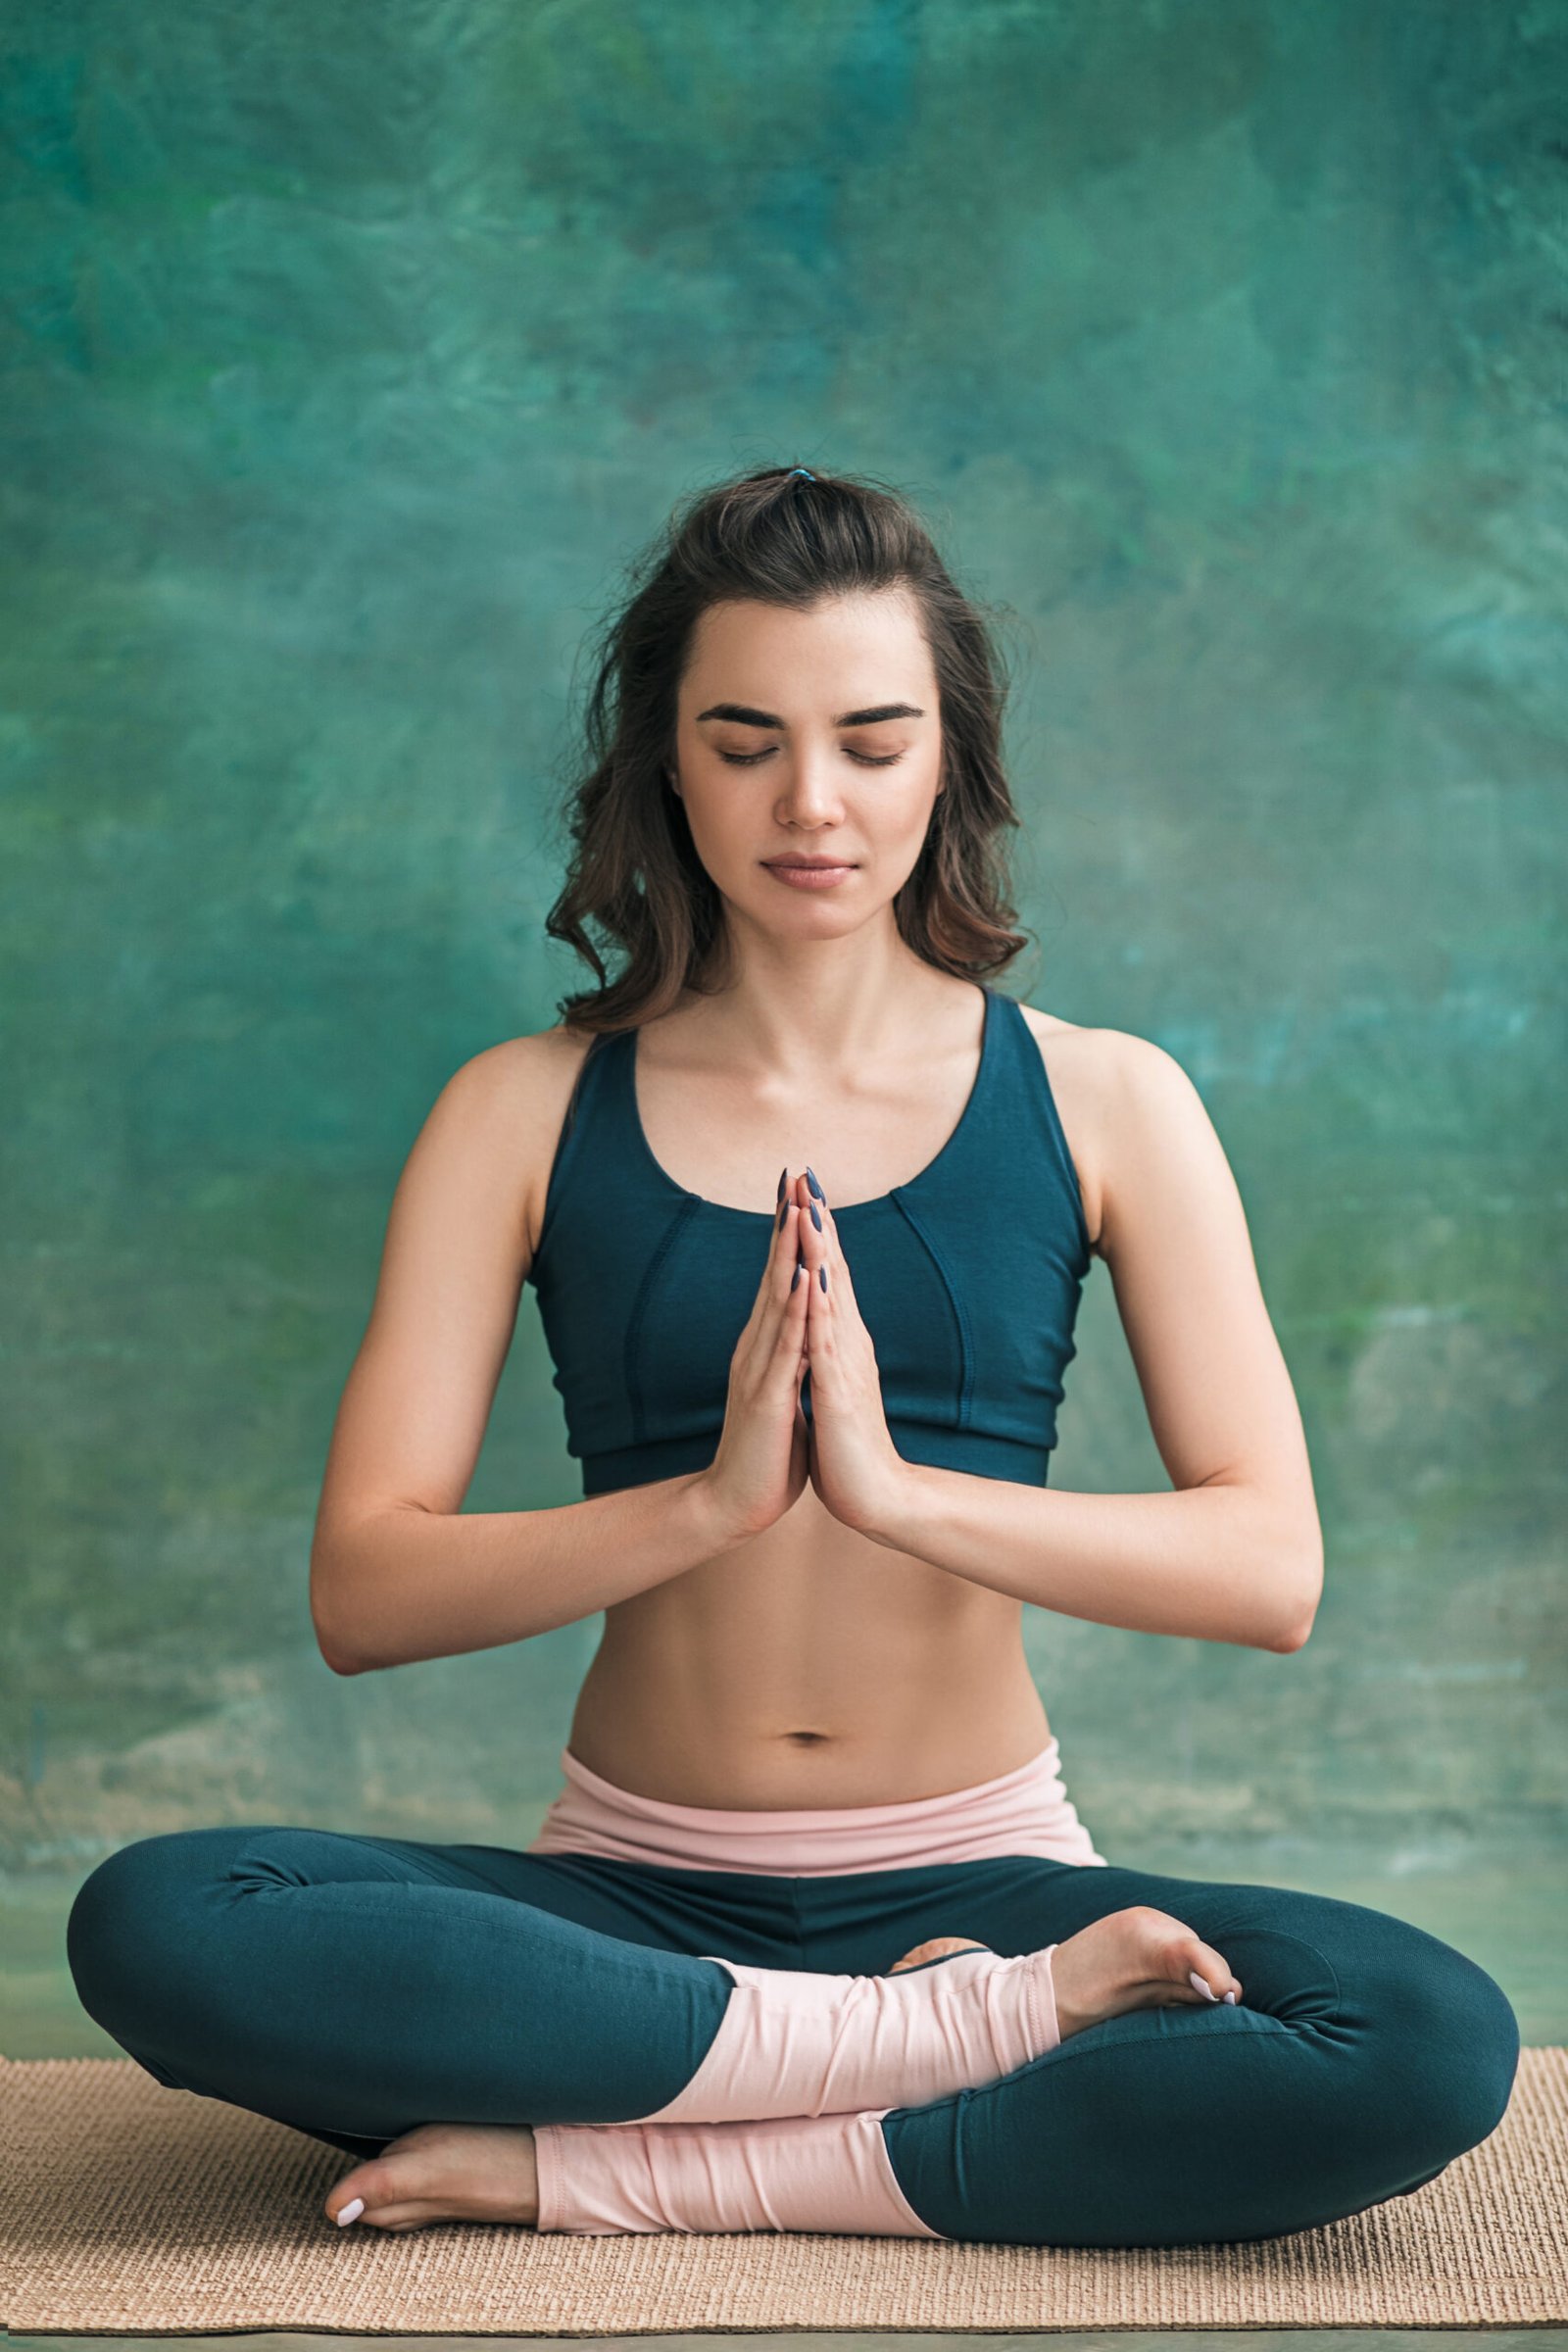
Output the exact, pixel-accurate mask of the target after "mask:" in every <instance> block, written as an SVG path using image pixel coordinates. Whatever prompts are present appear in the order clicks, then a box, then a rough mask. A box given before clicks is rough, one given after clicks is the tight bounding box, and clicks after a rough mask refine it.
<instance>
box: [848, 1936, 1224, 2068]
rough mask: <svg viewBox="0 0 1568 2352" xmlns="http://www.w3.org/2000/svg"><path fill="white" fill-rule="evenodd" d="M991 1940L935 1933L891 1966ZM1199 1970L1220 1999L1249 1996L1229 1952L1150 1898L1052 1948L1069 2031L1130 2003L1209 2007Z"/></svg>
mask: <svg viewBox="0 0 1568 2352" xmlns="http://www.w3.org/2000/svg"><path fill="white" fill-rule="evenodd" d="M988 1948H989V1947H988V1946H987V1945H985V1944H983V1943H976V1942H974V1941H972V1940H971V1939H970V1938H968V1937H965V1936H932V1938H931V1939H930V1941H929V1942H927V1943H918V1944H916V1945H915V1947H914V1949H913V1951H912V1952H906V1953H905V1955H904V1958H903V1959H902V1960H897V1961H895V1962H894V1964H893V1966H892V1968H891V1969H889V1971H888V1974H889V1976H897V1975H898V1973H899V1970H900V1969H901V1968H914V1967H916V1966H918V1964H919V1963H920V1962H922V1961H925V1960H936V1959H939V1958H944V1957H946V1956H947V1954H949V1953H950V1952H981V1951H985V1950H987V1949H988ZM1195 1977H1197V1978H1201V1980H1202V1982H1203V1983H1204V1984H1205V1985H1208V1986H1209V1987H1210V1990H1211V1992H1212V1996H1213V1999H1214V2000H1215V2001H1225V2000H1230V2001H1231V2002H1232V2005H1233V2006H1234V2004H1235V2003H1236V2002H1238V2001H1240V1999H1241V1997H1242V1986H1241V1980H1240V1979H1239V1978H1237V1977H1235V1976H1233V1975H1232V1974H1231V1971H1230V1968H1229V1967H1228V1965H1227V1963H1226V1961H1225V1959H1224V1957H1223V1955H1222V1954H1221V1953H1219V1952H1217V1951H1215V1949H1214V1946H1213V1945H1212V1944H1211V1943H1205V1942H1204V1941H1203V1939H1202V1937H1201V1936H1198V1935H1195V1933H1194V1931H1193V1930H1192V1929H1191V1928H1190V1927H1188V1926H1187V1925H1186V1923H1185V1922H1184V1921H1182V1920H1179V1919H1174V1918H1172V1916H1171V1914H1170V1913H1169V1912H1168V1911H1156V1910H1154V1909H1153V1908H1152V1906H1151V1905H1150V1904H1148V1903H1135V1904H1133V1905H1132V1907H1131V1909H1129V1910H1126V1911H1111V1912H1108V1913H1107V1914H1106V1916H1105V1917H1104V1918H1103V1919H1096V1920H1092V1921H1091V1922H1090V1924H1089V1926H1088V1927H1087V1928H1080V1929H1079V1931H1078V1933H1077V1935H1076V1936H1067V1937H1066V1938H1065V1939H1064V1940H1063V1941H1062V1942H1060V1943H1058V1944H1057V1946H1056V1948H1055V1951H1054V1953H1053V1955H1052V1961H1051V1985H1052V1990H1053V1992H1054V1995H1055V2000H1056V2022H1057V2024H1058V2026H1059V2027H1060V2029H1061V2038H1062V2040H1063V2041H1065V2040H1066V2039H1067V2038H1068V2036H1069V2034H1081V2033H1082V2032H1083V2030H1084V2028H1085V2027H1086V2026H1098V2025H1102V2024H1103V2022H1104V2020H1105V2019H1106V2018H1107V2017H1120V2016H1121V2014H1122V2012H1123V2011H1124V2010H1126V2009H1170V2008H1180V2007H1182V2006H1183V2005H1184V2004H1187V2005H1190V2006H1192V2007H1196V2008H1200V2009H1206V2008H1208V2007H1209V2006H1210V1998H1209V1993H1205V1992H1201V1991H1200V1990H1199V1988H1198V1985H1197V1984H1195V1983H1194V1981H1193V1980H1194V1978H1195Z"/></svg>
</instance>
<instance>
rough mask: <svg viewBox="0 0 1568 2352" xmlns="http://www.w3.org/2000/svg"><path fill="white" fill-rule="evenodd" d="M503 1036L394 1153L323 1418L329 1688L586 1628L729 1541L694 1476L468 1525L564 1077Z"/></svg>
mask: <svg viewBox="0 0 1568 2352" xmlns="http://www.w3.org/2000/svg"><path fill="white" fill-rule="evenodd" d="M559 1043H560V1041H559V1038H558V1037H555V1036H552V1035H551V1033H545V1034H543V1035H541V1036H538V1037H530V1038H517V1039H515V1040H512V1041H511V1042H509V1043H508V1044H507V1045H504V1046H497V1047H493V1048H491V1049H490V1051H489V1052H487V1053H484V1054H478V1055H476V1056H475V1058H474V1059H473V1060H472V1061H470V1062H467V1063H466V1064H465V1065H464V1067H463V1068H462V1069H460V1070H459V1071H458V1072H457V1073H456V1074H455V1075H454V1076H453V1077H452V1078H451V1079H450V1080H449V1081H448V1083H447V1085H446V1087H445V1088H444V1089H443V1090H442V1093H441V1095H440V1096H439V1098H438V1099H437V1102H436V1103H435V1105H434V1107H433V1109H432V1110H431V1112H430V1115H429V1117H428V1119H427V1120H426V1121H425V1124H424V1126H423V1128H422V1130H421V1131H420V1134H419V1136H418V1138H417V1142H416V1143H415V1146H414V1149H413V1151H412V1152H410V1154H409V1158H408V1162H407V1164H406V1166H405V1167H404V1170H403V1174H402V1176H401V1178H400V1180H399V1183H398V1187H397V1192H396V1195H395V1197H394V1200H393V1203H392V1210H391V1215H390V1218H389V1220H388V1226H387V1236H386V1246H385V1249H384V1251H383V1254H382V1261H381V1271H380V1279H379V1282H378V1284H377V1288H376V1294H375V1300H374V1304H373V1307H372V1309H371V1314H370V1320H369V1326H368V1330H367V1332H366V1335H365V1339H364V1342H363V1344H362V1346H361V1348H360V1351H359V1354H358V1356H357V1357H356V1359H355V1363H354V1367H353V1370H352V1371H351V1373H350V1375H349V1378H348V1382H347V1385H346V1387H345V1389H344V1393H343V1399H342V1402H341V1404H340V1406H339V1408H338V1415H337V1422H336V1425H335V1427H334V1430H333V1433H332V1443H331V1447H330V1450H329V1453H328V1457H327V1465H326V1474H325V1478H324V1480H323V1484H322V1490H321V1499H320V1507H319V1511H318V1514H317V1522H316V1534H315V1539H314V1542H313V1544H312V1547H311V1616H312V1621H313V1623H314V1625H315V1628H316V1636H317V1641H318V1642H319V1645H320V1650H321V1655H322V1656H323V1657H324V1658H325V1660H326V1662H327V1664H328V1665H329V1666H330V1667H331V1668H332V1669H333V1671H334V1672H335V1673H338V1674H362V1673H365V1672H367V1671H368V1670H369V1669H371V1668H374V1667H380V1666H397V1665H402V1664H404V1663H406V1662H408V1661H410V1660H412V1659H415V1658H438V1657H451V1656H455V1655H457V1654H458V1653H460V1652H462V1651H466V1650H474V1649H491V1648H494V1647H496V1646H498V1645H499V1644H500V1643H502V1642H518V1641H523V1640H526V1638H527V1637H528V1636H529V1635H530V1634H539V1633H544V1632H546V1631H548V1630H549V1629H550V1628H551V1627H553V1626H558V1625H567V1624H570V1623H572V1622H573V1621H574V1620H575V1619H577V1618H580V1617H588V1616H592V1615H593V1614H594V1612H595V1611H596V1610H599V1609H603V1608H606V1607H608V1606H609V1605H610V1604H611V1603H612V1602H613V1601H617V1600H623V1599H625V1598H626V1596H627V1595H628V1594H629V1593H641V1592H643V1591H645V1590H647V1588H648V1587H650V1586H652V1585H658V1584H662V1583H663V1582H664V1581H665V1580H666V1579H667V1578H669V1577H673V1576H679V1575H681V1574H682V1573H683V1572H684V1571H685V1570H686V1569H688V1568H693V1567H696V1566H697V1565H698V1564H699V1563H700V1562H701V1561H704V1560H707V1559H711V1558H712V1557H713V1556H714V1555H715V1554H716V1553H718V1552H720V1551H723V1550H726V1549H727V1548H729V1547H730V1545H731V1544H733V1543H734V1542H736V1541H737V1540H738V1539H737V1537H736V1535H735V1534H734V1532H733V1530H732V1529H731V1527H730V1526H728V1525H727V1524H723V1523H721V1519H720V1515H719V1514H718V1512H717V1511H716V1510H715V1508H714V1505H713V1501H712V1496H711V1486H710V1483H709V1482H708V1481H707V1480H706V1478H704V1477H703V1476H702V1474H699V1473H693V1474H691V1475H689V1476H685V1477H680V1478H670V1479H662V1480H660V1481H659V1482H658V1483H657V1484H654V1485H649V1486H642V1487H629V1488H625V1489H622V1490H621V1491H619V1492H618V1493H616V1494H613V1495H592V1496H589V1497H587V1498H586V1499H584V1500H583V1501H580V1502H572V1503H564V1504H562V1505H560V1506H559V1507H557V1508H554V1509H546V1510H534V1511H478V1512H471V1513H467V1514H465V1513H464V1512H463V1508H462V1505H463V1498H464V1496H465V1495H466V1493H467V1490H468V1485H469V1482H470V1480H471V1479H472V1476H473V1470H474V1465H475V1463H476V1462H477V1460H478V1457H479V1448H480V1446H481V1445H482V1443H483V1439H484V1431H485V1425H486V1422H487V1421H488V1418H489V1414H490V1407H491V1405H492V1403H493V1401H494V1398H495V1392H496V1388H497V1385H498V1383H499V1381H500V1378H501V1370H502V1366H503V1364H504V1363H505V1361H506V1355H507V1349H508V1347H509V1346H510V1344H511V1338H512V1332H513V1328H514V1325H515V1319H516V1312H517V1303H518V1299H519V1298H520V1295H521V1289H522V1283H523V1279H524V1277H525V1275H526V1273H527V1270H528V1266H529V1264H530V1262H531V1259H530V1245H529V1240H528V1236H527V1234H526V1232H525V1231H524V1226H525V1222H526V1218H525V1196H526V1193H527V1189H528V1171H529V1168H530V1166H533V1167H535V1168H537V1167H538V1166H539V1164H540V1154H541V1153H543V1154H545V1155H546V1157H545V1160H544V1164H545V1165H546V1166H548V1154H549V1153H550V1152H553V1150H554V1146H555V1140H556V1137H557V1135H558V1133H559V1130H560V1124H561V1115H562V1113H563V1112H564V1107H565V1098H566V1095H567V1093H568V1092H569V1087H570V1077H571V1067H570V1066H569V1065H568V1064H566V1063H565V1062H564V1060H563V1058H562V1056H561V1054H560V1050H559Z"/></svg>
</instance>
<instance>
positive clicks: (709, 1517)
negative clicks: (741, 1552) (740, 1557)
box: [675, 1470, 752, 1560]
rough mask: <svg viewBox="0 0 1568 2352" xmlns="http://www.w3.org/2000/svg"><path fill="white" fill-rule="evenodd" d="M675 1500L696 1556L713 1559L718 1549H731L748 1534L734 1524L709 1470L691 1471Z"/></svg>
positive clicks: (731, 1512)
mask: <svg viewBox="0 0 1568 2352" xmlns="http://www.w3.org/2000/svg"><path fill="white" fill-rule="evenodd" d="M675 1503H676V1509H677V1510H678V1512H679V1513H680V1515H681V1517H682V1520H683V1522H684V1524H685V1526H686V1528H687V1529H688V1530H689V1532H690V1535H691V1539H692V1544H693V1546H694V1548H695V1549H696V1551H697V1554H698V1557H699V1558H700V1559H704V1560H711V1559H716V1558H717V1557H718V1555H719V1553H720V1552H722V1551H733V1550H734V1548H735V1546H736V1544H744V1543H745V1542H746V1541H747V1539H748V1537H749V1536H750V1535H751V1533H752V1531H751V1529H750V1528H746V1527H742V1526H740V1525H738V1523H737V1521H736V1517H735V1513H734V1511H733V1510H731V1509H730V1508H729V1506H728V1505H727V1504H726V1503H725V1501H724V1499H723V1497H722V1495H720V1494H719V1492H718V1489H717V1488H716V1486H715V1485H714V1483H713V1476H712V1472H711V1471H710V1470H694V1471H693V1472H692V1474H691V1476H690V1477H689V1478H688V1479H686V1481H685V1482H684V1485H683V1488H682V1491H681V1493H680V1494H679V1495H677V1496H676V1497H675Z"/></svg>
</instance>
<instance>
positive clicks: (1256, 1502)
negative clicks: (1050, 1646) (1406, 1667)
mask: <svg viewBox="0 0 1568 2352" xmlns="http://www.w3.org/2000/svg"><path fill="white" fill-rule="evenodd" d="M861 1532H862V1533H863V1534H865V1535H868V1536H870V1537H871V1539H872V1541H873V1542H874V1543H878V1544H886V1545H888V1546H889V1547H890V1548H891V1549H893V1550H896V1551H907V1552H912V1553H913V1554H914V1555H915V1556H916V1557H917V1558H919V1559H922V1560H929V1561H931V1562H932V1564H933V1565H934V1566H936V1567H938V1568H946V1569H948V1570H950V1571H951V1572H952V1573H953V1574H954V1575H955V1576H963V1577H967V1578H968V1579H969V1581H970V1582H971V1583H972V1584H977V1585H985V1586H987V1587H989V1589H990V1590H991V1591H992V1592H994V1593H1008V1594H1010V1595H1011V1597H1012V1598H1013V1599H1015V1600H1026V1601H1032V1602H1033V1603H1034V1605H1035V1606H1036V1607H1037V1608H1042V1609H1054V1611H1055V1612H1056V1613H1057V1615H1058V1616H1063V1617H1084V1618H1088V1619H1089V1620H1090V1622H1091V1623H1093V1624H1096V1625H1119V1626H1125V1627H1126V1628H1127V1629H1128V1630H1129V1631H1131V1632H1134V1633H1144V1634H1181V1635H1185V1636H1187V1637H1188V1638H1189V1639H1195V1640H1198V1641H1202V1642H1240V1643H1242V1644H1244V1645H1245V1646H1247V1647H1249V1648H1253V1649H1288V1648H1291V1647H1294V1646H1295V1645H1296V1644H1297V1642H1299V1641H1300V1640H1302V1639H1304V1628H1305V1626H1306V1625H1307V1623H1308V1622H1309V1620H1310V1617H1311V1614H1312V1610H1313V1608H1314V1607H1315V1605H1316V1596H1315V1591H1314V1584H1315V1581H1316V1579H1315V1577H1314V1571H1313V1567H1312V1565H1311V1562H1310V1560H1309V1559H1308V1558H1307V1557H1306V1556H1304V1555H1305V1554H1306V1552H1307V1550H1308V1548H1309V1547H1308V1546H1307V1544H1305V1541H1304V1539H1303V1538H1302V1537H1301V1535H1300V1534H1299V1532H1297V1531H1295V1530H1294V1529H1293V1530H1292V1531H1290V1532H1289V1533H1287V1532H1286V1531H1285V1530H1283V1529H1282V1527H1281V1525H1280V1521H1279V1514H1278V1513H1277V1512H1276V1511H1272V1510H1271V1509H1270V1508H1269V1507H1268V1504H1267V1501H1266V1498H1264V1497H1263V1496H1261V1495H1259V1494H1258V1493H1257V1492H1256V1490H1255V1489H1253V1488H1250V1487H1244V1486H1226V1485H1220V1484H1214V1485H1210V1486H1203V1487H1188V1488H1182V1489H1178V1490H1175V1491H1173V1492H1171V1493H1168V1494H1161V1495H1075V1494H1068V1493H1064V1492H1062V1491H1061V1490H1060V1489H1058V1488H1053V1487H1030V1486H1019V1485H1014V1484H1012V1483H1011V1482H1010V1481H1007V1480H1004V1479H995V1478H977V1477H974V1476H972V1475H970V1474H969V1473H967V1472H964V1471H957V1470H936V1469H931V1468H928V1467H927V1466H926V1465H924V1464H923V1463H915V1462H906V1463H904V1464H903V1466H902V1470H901V1473H900V1474H899V1475H898V1476H897V1477H896V1479H895V1480H894V1481H893V1483H892V1485H891V1487H890V1489H889V1492H888V1495H887V1498H886V1501H885V1502H884V1503H882V1504H879V1506H878V1509H877V1511H876V1513H875V1517H874V1524H869V1525H866V1526H864V1527H863V1528H862V1530H861ZM1318 1575H1319V1576H1320V1570H1319V1571H1318Z"/></svg>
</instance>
